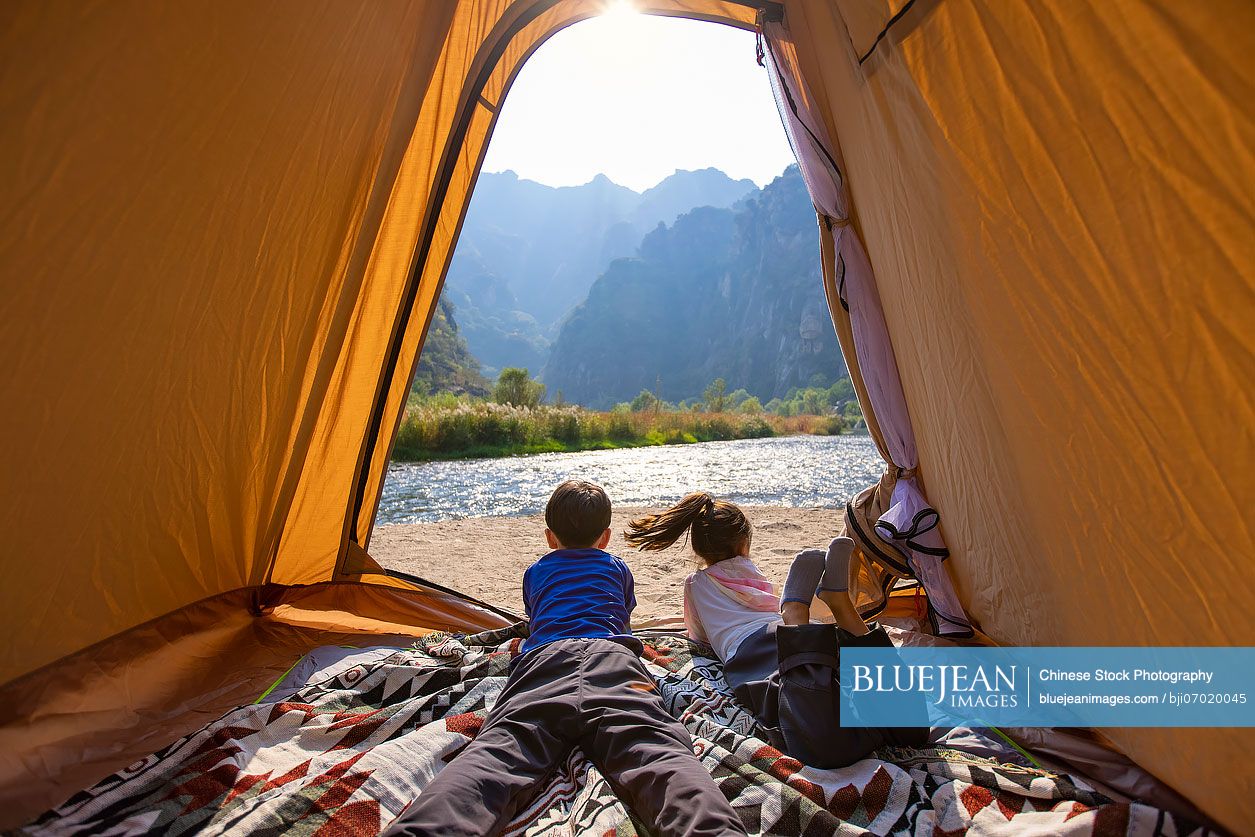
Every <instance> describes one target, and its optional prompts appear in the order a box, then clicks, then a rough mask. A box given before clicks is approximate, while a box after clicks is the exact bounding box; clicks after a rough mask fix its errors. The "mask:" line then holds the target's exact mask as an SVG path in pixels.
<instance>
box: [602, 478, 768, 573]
mask: <svg viewBox="0 0 1255 837" xmlns="http://www.w3.org/2000/svg"><path fill="white" fill-rule="evenodd" d="M751 532H752V529H751V527H750V522H749V519H748V518H747V517H746V516H745V514H744V513H743V512H742V511H741V510H740V509H739V508H737V506H736V505H734V504H733V503H728V502H725V501H723V500H716V499H715V498H714V497H711V496H710V495H709V494H707V493H706V492H704V491H698V492H695V493H693V494H689V495H688V496H687V497H685V498H684V499H683V500H681V501H680V502H678V503H676V504H675V505H674V506H672V507H671V508H669V509H667V510H666V511H664V512H662V513H661V514H648V515H645V516H644V517H638V518H637V519H636V520H633V521H632V522H631V523H629V524H628V531H627V533H626V534H624V536H623V539H624V540H625V541H627V542H628V544H629V545H630V546H634V547H636V548H637V549H642V550H645V551H647V552H654V551H657V550H661V549H666V548H667V547H669V546H671V545H672V544H674V543H675V542H676V541H678V540H679V539H680V538H681V537H683V536H685V535H686V534H688V535H690V537H691V540H692V543H693V551H694V552H695V553H697V556H698V557H699V558H701V559H702V560H704V561H705V562H706V563H707V564H708V565H709V564H715V563H718V562H719V561H724V560H727V559H728V558H734V557H736V556H737V555H739V554H741V553H742V552H743V551H748V546H749V539H750V533H751Z"/></svg>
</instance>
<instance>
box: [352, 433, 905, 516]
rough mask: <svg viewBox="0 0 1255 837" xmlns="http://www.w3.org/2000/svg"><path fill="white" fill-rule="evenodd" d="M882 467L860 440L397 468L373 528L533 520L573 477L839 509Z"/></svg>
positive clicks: (637, 500) (657, 492)
mask: <svg viewBox="0 0 1255 837" xmlns="http://www.w3.org/2000/svg"><path fill="white" fill-rule="evenodd" d="M883 467H884V466H883V463H882V462H881V459H880V455H879V454H878V453H877V452H876V446H875V444H874V443H873V442H872V440H871V437H869V436H867V435H857V436H786V437H782V438H774V439H743V440H738V441H732V442H706V443H704V444H692V445H665V446H659V447H644V448H629V449H624V450H601V451H584V452H580V453H543V454H536V455H533V456H508V457H503V458H501V459H468V460H460V461H455V462H424V463H394V464H393V465H391V466H390V467H389V468H388V477H387V479H386V481H385V483H384V490H383V499H382V500H381V502H380V505H379V518H378V521H377V522H378V523H380V524H389V523H429V522H434V521H438V520H450V519H454V518H461V517H481V516H487V515H523V514H534V513H536V512H540V511H542V510H543V509H544V507H545V501H546V500H548V499H549V494H550V492H552V491H553V488H554V486H556V485H557V484H558V483H560V482H562V481H563V480H566V479H572V478H577V479H585V480H590V481H592V482H595V483H597V484H599V485H601V486H603V487H604V488H605V489H606V492H607V493H609V495H610V499H611V500H612V501H613V502H614V503H615V505H618V506H661V505H666V504H669V503H672V502H674V501H676V500H678V499H679V498H680V497H682V496H684V495H685V494H687V493H689V492H690V491H709V492H710V493H711V494H713V495H715V496H716V497H719V498H721V499H725V500H731V501H732V502H734V503H742V504H746V505H771V506H792V507H809V506H844V505H845V502H846V500H848V499H849V498H850V497H851V496H852V495H853V494H854V493H855V492H857V491H860V490H861V489H863V488H866V487H867V486H869V485H871V484H872V483H874V482H875V481H876V480H877V479H879V478H880V474H881V472H882V470H883Z"/></svg>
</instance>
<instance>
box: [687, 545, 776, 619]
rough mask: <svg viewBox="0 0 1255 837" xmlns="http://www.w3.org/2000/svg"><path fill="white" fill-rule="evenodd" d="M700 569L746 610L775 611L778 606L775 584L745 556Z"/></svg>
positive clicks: (720, 590) (722, 591)
mask: <svg viewBox="0 0 1255 837" xmlns="http://www.w3.org/2000/svg"><path fill="white" fill-rule="evenodd" d="M703 572H705V573H706V577H707V578H709V579H710V580H711V581H713V582H715V583H716V584H717V585H718V587H719V592H720V593H723V594H724V595H725V596H727V597H728V598H729V599H731V600H732V601H734V602H736V603H737V604H739V605H743V606H744V607H746V608H747V609H749V610H753V611H755V612H758V613H775V612H777V611H778V610H779V609H780V596H779V595H778V594H777V593H776V586H775V585H774V584H772V583H771V582H770V581H768V580H767V576H765V575H763V573H762V571H761V570H759V569H758V567H756V566H754V562H753V561H751V560H750V559H748V558H746V557H744V556H738V557H736V558H729V559H728V560H726V561H720V562H719V563H718V564H712V565H711V566H709V567H707V568H706V569H705V570H703Z"/></svg>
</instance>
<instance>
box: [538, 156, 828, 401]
mask: <svg viewBox="0 0 1255 837" xmlns="http://www.w3.org/2000/svg"><path fill="white" fill-rule="evenodd" d="M817 239H818V236H817V234H816V230H815V212H814V209H813V208H812V206H811V202H810V198H809V197H808V195H807V193H806V186H805V184H804V183H803V181H802V177H801V174H800V173H799V172H798V169H797V167H796V166H791V167H790V168H789V169H787V170H786V171H785V173H784V174H783V175H782V176H781V177H779V178H777V179H776V180H775V181H774V182H772V183H771V184H769V185H768V186H766V187H765V188H764V189H763V190H762V191H761V192H759V193H757V194H755V195H752V196H749V197H747V198H745V199H744V200H742V201H740V202H739V203H738V204H737V205H736V206H735V207H733V208H731V209H728V208H714V207H702V208H698V209H694V210H692V211H690V212H688V213H686V214H684V215H682V216H680V217H679V218H678V219H676V221H675V222H674V223H673V224H671V225H670V226H663V227H659V228H657V229H655V230H654V231H653V232H651V233H649V234H648V235H647V236H645V238H644V240H643V241H642V242H641V245H640V249H639V252H638V254H637V255H636V256H635V257H632V258H621V259H617V260H615V261H614V262H613V263H611V265H610V267H609V268H608V269H607V270H606V272H605V273H604V274H603V275H602V276H601V277H600V278H598V279H597V281H596V282H595V283H594V284H593V286H592V288H591V289H590V290H589V292H588V298H587V300H585V301H584V302H583V303H582V304H581V305H579V306H578V307H577V308H576V309H575V310H574V311H572V312H571V314H570V315H569V316H568V317H567V319H566V320H565V322H564V323H563V325H562V329H561V331H560V333H559V335H558V337H557V340H555V342H554V344H553V347H552V349H551V351H550V355H549V362H548V364H547V365H546V366H545V370H544V381H545V383H546V385H547V386H548V387H549V391H550V392H556V391H558V390H561V391H562V393H563V395H564V396H565V398H566V399H567V400H568V401H572V402H577V403H581V404H585V405H588V406H592V407H601V408H604V407H608V406H610V405H612V404H614V403H616V402H619V401H627V400H629V399H631V398H632V397H633V396H635V395H636V394H637V393H638V392H640V391H641V390H642V389H653V388H654V386H655V382H656V381H657V380H658V379H659V378H661V381H662V393H661V394H662V397H663V398H664V399H666V400H670V401H679V400H682V399H687V398H692V397H695V396H697V395H699V394H700V393H701V392H702V389H703V388H704V387H705V386H706V385H707V384H708V383H710V382H711V381H712V380H713V379H715V378H718V377H722V378H724V379H725V380H726V381H727V382H728V385H729V386H730V387H744V388H745V389H747V390H748V391H749V392H750V394H752V395H756V396H758V397H759V398H760V399H761V400H763V401H767V400H769V399H771V398H773V397H783V396H784V395H786V394H787V392H788V391H789V389H791V388H793V387H800V386H807V385H808V384H810V383H812V382H813V381H814V380H816V379H817V378H821V379H823V380H824V381H825V382H831V381H833V380H835V379H836V378H837V377H839V376H841V375H843V374H844V373H845V364H844V362H843V361H842V359H841V353H840V349H839V347H838V345H837V339H836V335H835V334H834V333H833V329H832V325H831V322H830V320H829V318H828V311H827V308H826V305H825V302H824V297H823V292H822V284H821V281H820V276H819V259H818V252H817V251H818V244H817Z"/></svg>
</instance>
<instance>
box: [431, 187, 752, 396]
mask: <svg viewBox="0 0 1255 837" xmlns="http://www.w3.org/2000/svg"><path fill="white" fill-rule="evenodd" d="M755 191H757V187H755V185H754V183H753V182H752V181H750V180H733V179H732V178H730V177H728V176H727V175H726V174H724V173H723V172H721V171H719V170H718V169H713V168H712V169H703V170H701V171H677V172H676V173H675V174H673V175H671V176H670V177H667V178H666V179H664V180H663V181H662V182H661V183H659V184H658V185H657V186H654V187H653V188H652V189H648V190H647V191H645V192H644V193H637V192H634V191H632V190H631V189H628V188H626V187H623V186H619V185H617V184H615V183H613V182H611V181H610V180H609V178H607V177H606V176H605V175H598V176H597V177H595V178H594V179H593V180H591V181H589V182H588V183H585V184H583V185H582V186H568V187H561V188H555V187H551V186H545V185H542V184H540V183H535V182H533V181H530V180H524V179H521V178H519V177H518V175H516V174H515V173H514V172H509V171H507V172H502V173H498V174H482V175H480V177H479V180H478V182H477V184H476V186H475V192H474V194H473V196H472V198H471V205H470V207H469V209H468V210H467V216H466V221H465V223H464V224H463V227H462V235H461V238H460V239H459V242H458V248H457V251H456V253H455V254H454V258H453V262H452V264H451V265H450V267H449V274H448V278H447V279H446V284H445V292H444V297H445V298H446V299H448V300H449V301H450V302H452V303H454V305H456V306H457V310H458V312H459V321H460V323H461V325H462V334H463V335H464V336H465V338H466V340H467V343H468V345H469V347H470V350H471V352H472V353H473V354H474V355H475V356H476V357H478V358H479V359H480V360H481V361H482V362H483V364H484V365H485V367H487V371H488V372H489V373H490V374H494V373H495V372H496V371H497V370H499V369H500V368H501V367H503V366H527V367H529V368H532V369H539V368H540V367H541V366H543V365H544V362H545V360H546V357H547V353H548V346H549V343H550V341H551V340H552V338H553V337H554V336H555V335H556V334H557V331H558V326H559V325H560V323H561V320H562V318H563V316H564V315H565V314H566V313H567V312H568V311H570V309H571V308H573V307H574V306H575V305H577V304H578V303H579V302H580V301H582V300H583V299H584V297H585V296H586V295H587V293H588V289H589V288H590V287H591V286H592V284H593V281H594V280H595V279H596V278H597V277H598V276H599V275H600V274H601V273H602V272H603V271H604V270H605V269H606V267H607V266H608V265H609V264H610V263H611V262H612V261H613V260H614V259H616V258H620V257H623V256H629V255H632V254H634V253H635V252H636V248H637V247H638V246H639V245H640V243H641V239H642V238H643V237H644V236H645V234H646V233H648V232H649V231H651V230H653V229H654V228H655V227H657V226H658V225H659V224H660V223H661V224H669V223H671V222H673V221H674V220H675V219H676V218H677V217H678V216H679V215H681V214H683V213H685V212H688V211H689V210H691V209H693V208H695V207H699V206H715V207H728V206H732V205H733V204H735V203H736V202H737V201H739V200H741V199H743V198H744V197H746V196H747V195H749V194H751V193H753V192H755Z"/></svg>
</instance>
